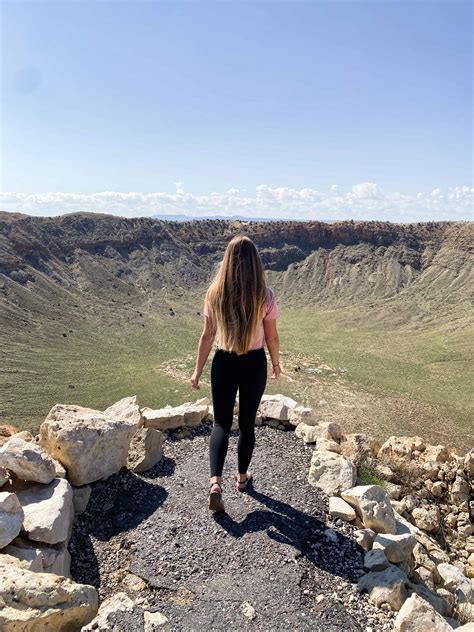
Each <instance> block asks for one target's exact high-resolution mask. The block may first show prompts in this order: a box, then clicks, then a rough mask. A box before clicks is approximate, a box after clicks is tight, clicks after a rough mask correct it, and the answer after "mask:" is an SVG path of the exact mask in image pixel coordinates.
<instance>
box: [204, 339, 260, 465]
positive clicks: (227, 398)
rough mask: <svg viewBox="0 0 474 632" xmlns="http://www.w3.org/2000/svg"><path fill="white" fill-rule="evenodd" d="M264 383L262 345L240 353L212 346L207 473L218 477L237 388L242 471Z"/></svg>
mask: <svg viewBox="0 0 474 632" xmlns="http://www.w3.org/2000/svg"><path fill="white" fill-rule="evenodd" d="M266 384H267V356H266V353H265V349H264V347H260V349H252V350H250V351H248V352H247V353H244V354H243V355H240V356H239V355H237V354H236V353H234V352H231V351H224V350H223V349H216V352H215V354H214V357H213V358H212V365H211V391H212V404H213V407H214V424H213V427H212V432H211V436H210V439H209V456H210V469H211V476H222V470H223V468H224V461H225V457H226V454H227V448H228V445H229V434H230V429H231V426H232V419H233V415H234V405H235V398H236V395H237V389H239V440H238V444H237V459H238V470H239V473H240V474H245V473H246V472H247V468H248V466H249V464H250V459H251V458H252V453H253V449H254V446H255V417H256V414H257V409H258V406H259V404H260V400H261V398H262V395H263V392H264V391H265V386H266Z"/></svg>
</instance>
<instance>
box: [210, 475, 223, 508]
mask: <svg viewBox="0 0 474 632" xmlns="http://www.w3.org/2000/svg"><path fill="white" fill-rule="evenodd" d="M214 485H217V486H218V487H219V491H213V492H211V489H212V488H213V487H214ZM209 509H211V510H212V511H224V501H223V500H222V486H221V484H220V483H218V482H217V481H214V482H213V483H210V485H209Z"/></svg>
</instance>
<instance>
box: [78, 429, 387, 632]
mask: <svg viewBox="0 0 474 632" xmlns="http://www.w3.org/2000/svg"><path fill="white" fill-rule="evenodd" d="M210 430H211V424H210V423H204V424H203V425H202V426H201V427H199V428H196V429H193V430H192V431H189V432H188V431H184V432H183V431H170V432H169V434H168V437H167V439H166V441H165V443H164V454H165V456H164V457H163V459H162V460H161V462H160V463H159V464H158V465H157V466H156V467H155V468H153V470H150V471H149V472H147V473H146V474H145V475H136V474H132V473H131V472H128V471H127V470H125V469H123V470H122V471H121V472H119V473H118V474H117V475H115V476H112V477H110V478H109V479H108V480H107V481H104V482H99V483H96V484H95V485H93V492H92V495H91V500H90V502H89V505H88V508H87V511H86V512H85V513H84V514H82V515H81V516H79V517H78V519H77V522H76V524H75V527H74V532H73V536H72V539H71V544H70V551H71V554H72V558H73V562H72V574H73V577H74V579H76V580H77V581H80V582H85V583H89V584H93V585H94V586H96V587H97V588H98V590H99V594H100V598H101V600H102V599H104V598H106V597H108V596H110V595H111V594H113V593H116V592H118V591H124V592H127V593H128V594H129V596H130V597H131V598H133V599H134V600H135V601H136V602H137V603H140V604H141V605H142V606H143V607H144V608H148V609H149V610H151V611H159V612H161V613H162V614H163V615H165V616H166V617H167V618H168V623H166V624H165V625H163V626H161V627H160V630H164V631H165V630H186V631H194V630H196V631H201V630H206V631H211V630H224V629H227V628H232V629H239V630H267V631H268V630H312V631H315V632H316V631H319V630H321V631H323V630H324V631H325V632H326V631H331V630H354V631H359V630H364V631H365V630H369V632H370V629H372V630H373V632H376V631H377V630H390V629H391V623H390V622H391V620H392V615H391V614H390V613H386V612H384V611H380V610H378V609H376V608H375V607H374V606H373V605H372V604H371V603H370V602H369V601H368V599H367V596H366V595H359V594H358V593H357V591H356V590H355V583H356V582H357V579H358V577H359V576H360V575H361V574H362V572H363V571H362V562H363V551H362V549H360V547H359V546H358V545H357V544H356V543H355V541H354V539H353V537H352V535H351V533H352V531H353V527H351V526H350V525H347V524H345V523H342V521H338V523H337V524H336V523H335V522H334V521H333V520H332V519H331V518H330V517H329V516H328V514H327V500H326V498H325V497H324V495H323V494H321V493H320V492H319V490H317V489H315V488H313V487H312V486H310V485H309V484H308V483H307V480H306V477H307V473H308V469H309V463H310V459H311V453H312V448H311V447H308V446H305V445H304V444H303V442H302V441H301V440H300V439H298V438H297V437H295V435H294V433H293V432H292V431H291V430H288V431H282V430H274V429H273V428H270V427H268V426H266V425H263V426H260V427H257V428H256V435H257V442H256V447H255V452H254V456H253V460H252V464H251V468H249V469H251V470H252V471H253V472H254V476H255V480H254V483H253V484H249V488H248V491H247V493H243V494H242V493H240V492H238V491H237V490H236V489H235V486H234V483H233V475H234V472H236V465H237V455H236V448H237V436H238V433H237V432H235V431H233V432H232V434H231V438H230V441H229V451H228V455H227V460H226V464H225V468H224V473H223V476H224V485H223V490H224V499H225V505H226V511H225V512H224V513H213V512H211V511H209V509H208V508H207V489H208V454H209V453H208V444H209V435H210ZM183 434H184V435H185V436H184V437H183V436H182V435H183ZM186 435H187V436H186ZM246 602H247V603H246ZM116 617H117V619H116V626H117V627H116V629H117V630H127V632H133V631H135V630H137V631H141V630H143V612H142V610H141V609H139V608H137V609H136V610H134V612H133V613H122V614H120V613H118V614H117V615H116Z"/></svg>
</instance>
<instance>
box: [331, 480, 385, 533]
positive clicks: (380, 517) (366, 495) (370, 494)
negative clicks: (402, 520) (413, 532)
mask: <svg viewBox="0 0 474 632" xmlns="http://www.w3.org/2000/svg"><path fill="white" fill-rule="evenodd" d="M341 496H342V498H343V499H344V500H345V501H346V502H348V503H349V505H351V507H354V509H355V510H356V513H357V515H358V516H359V518H360V519H361V520H362V523H363V524H364V527H367V528H369V529H373V530H374V531H375V532H376V533H392V534H395V533H396V531H397V524H396V520H395V514H394V511H393V509H392V506H391V504H390V498H389V496H388V494H387V492H386V491H385V490H384V489H382V487H380V486H379V485H359V486H357V487H353V488H352V489H346V490H345V491H343V492H341Z"/></svg>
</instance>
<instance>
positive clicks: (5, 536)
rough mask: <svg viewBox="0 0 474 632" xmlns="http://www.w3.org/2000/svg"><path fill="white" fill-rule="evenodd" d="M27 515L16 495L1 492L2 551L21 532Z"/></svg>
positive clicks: (0, 538)
mask: <svg viewBox="0 0 474 632" xmlns="http://www.w3.org/2000/svg"><path fill="white" fill-rule="evenodd" d="M24 517H25V514H24V512H23V509H22V507H21V504H20V501H19V500H18V497H17V495H16V494H12V493H10V492H0V549H3V547H4V546H7V544H10V542H11V541H12V540H14V539H15V538H16V536H17V535H18V534H19V533H20V531H21V525H22V524H23V520H24Z"/></svg>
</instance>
